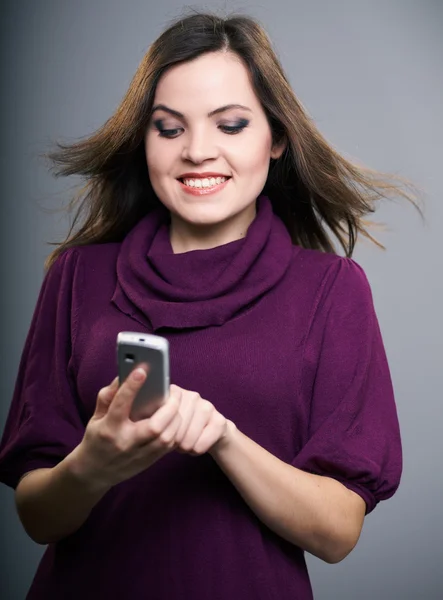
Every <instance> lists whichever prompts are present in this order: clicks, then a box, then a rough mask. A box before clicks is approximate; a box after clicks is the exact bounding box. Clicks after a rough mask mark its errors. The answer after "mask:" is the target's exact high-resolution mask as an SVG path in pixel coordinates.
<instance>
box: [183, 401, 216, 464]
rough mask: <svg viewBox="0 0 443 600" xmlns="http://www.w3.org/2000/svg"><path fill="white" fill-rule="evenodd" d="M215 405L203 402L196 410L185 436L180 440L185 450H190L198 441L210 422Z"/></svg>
mask: <svg viewBox="0 0 443 600" xmlns="http://www.w3.org/2000/svg"><path fill="white" fill-rule="evenodd" d="M213 410H214V407H213V406H212V404H211V403H210V402H202V403H201V405H200V406H199V407H197V409H196V410H195V411H194V414H193V418H192V421H191V423H190V424H189V427H188V430H187V431H186V434H185V437H184V438H183V440H182V441H181V442H180V444H179V447H180V448H181V449H182V450H184V451H185V452H189V451H191V450H192V448H193V447H194V445H195V443H196V441H197V440H198V438H199V437H200V436H201V434H202V431H203V429H204V428H205V427H206V425H207V424H208V422H209V420H210V418H211V414H212V412H213Z"/></svg>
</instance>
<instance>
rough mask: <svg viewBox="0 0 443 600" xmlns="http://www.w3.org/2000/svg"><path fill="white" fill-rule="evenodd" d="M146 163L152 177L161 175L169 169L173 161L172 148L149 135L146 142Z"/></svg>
mask: <svg viewBox="0 0 443 600" xmlns="http://www.w3.org/2000/svg"><path fill="white" fill-rule="evenodd" d="M145 153H146V164H147V166H148V172H149V176H150V177H151V178H156V177H161V176H162V175H164V174H166V173H167V172H168V170H169V167H170V165H171V163H172V162H173V161H172V154H173V153H172V152H171V149H170V148H169V149H168V148H166V145H165V144H162V143H159V142H158V140H157V139H155V138H154V139H153V138H152V137H151V136H148V137H147V139H146V142H145Z"/></svg>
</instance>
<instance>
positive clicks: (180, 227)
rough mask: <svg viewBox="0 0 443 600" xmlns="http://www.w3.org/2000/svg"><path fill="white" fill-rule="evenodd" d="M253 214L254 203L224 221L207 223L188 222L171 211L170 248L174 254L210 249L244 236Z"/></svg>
mask: <svg viewBox="0 0 443 600" xmlns="http://www.w3.org/2000/svg"><path fill="white" fill-rule="evenodd" d="M255 215H256V209H255V205H254V206H252V210H249V211H245V212H244V213H243V214H242V215H235V216H234V217H232V218H230V219H226V221H223V222H219V223H214V224H210V225H207V224H196V223H189V222H187V221H184V220H182V219H181V218H180V217H178V216H177V215H174V214H173V213H171V224H170V230H169V237H170V243H171V247H172V250H173V252H174V254H182V253H184V252H190V251H192V250H210V249H211V248H216V247H217V246H222V245H223V244H229V243H230V242H235V241H236V240H240V239H242V238H244V237H245V236H246V233H247V231H248V228H249V225H250V224H251V223H252V221H253V220H254V218H255Z"/></svg>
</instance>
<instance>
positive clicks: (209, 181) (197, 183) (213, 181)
mask: <svg viewBox="0 0 443 600" xmlns="http://www.w3.org/2000/svg"><path fill="white" fill-rule="evenodd" d="M227 179H228V178H227V177H209V178H208V177H206V178H205V179H184V180H183V182H184V184H185V185H188V186H189V187H196V188H209V187H214V186H215V185H220V184H221V183H224V182H225V181H226V180H227Z"/></svg>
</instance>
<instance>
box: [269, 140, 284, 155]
mask: <svg viewBox="0 0 443 600" xmlns="http://www.w3.org/2000/svg"><path fill="white" fill-rule="evenodd" d="M286 146H287V142H286V138H285V137H283V138H282V139H281V140H280V141H279V142H277V143H275V144H274V145H273V146H272V148H271V158H273V159H277V158H280V156H281V155H282V154H283V152H284V151H285V149H286Z"/></svg>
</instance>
